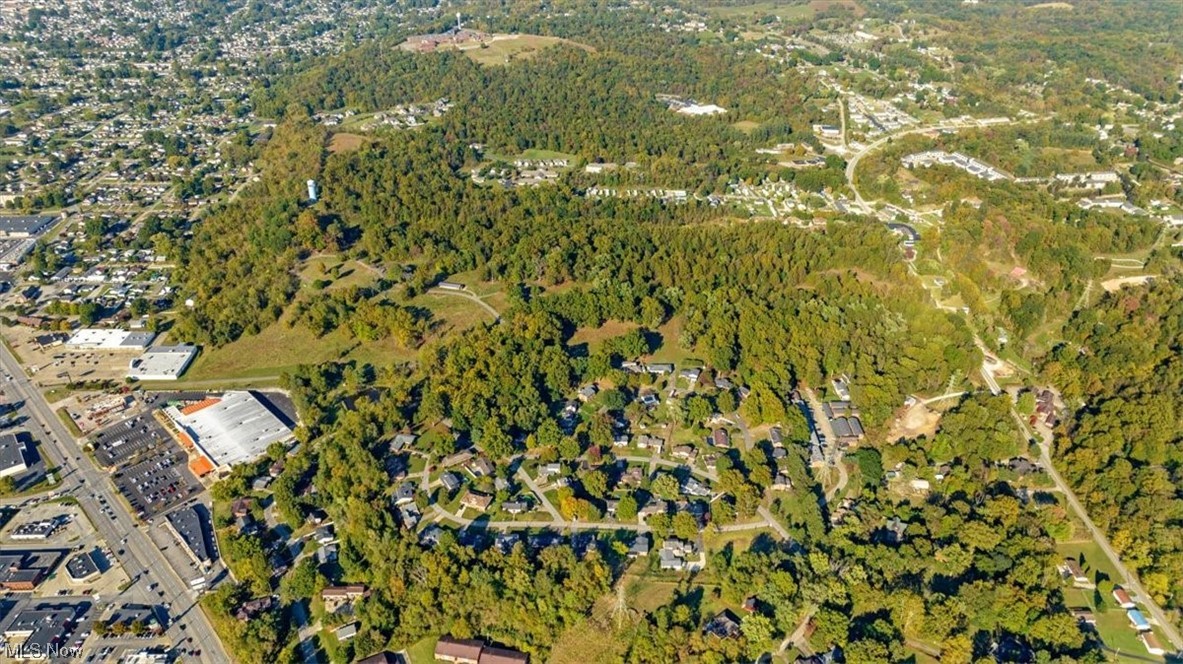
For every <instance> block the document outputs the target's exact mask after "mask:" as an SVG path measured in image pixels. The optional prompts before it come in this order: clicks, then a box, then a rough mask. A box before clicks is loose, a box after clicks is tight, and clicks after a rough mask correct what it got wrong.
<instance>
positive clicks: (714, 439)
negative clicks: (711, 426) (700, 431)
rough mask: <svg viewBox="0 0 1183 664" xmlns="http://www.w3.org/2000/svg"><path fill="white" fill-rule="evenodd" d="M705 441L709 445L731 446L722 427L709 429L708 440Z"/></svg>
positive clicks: (725, 447)
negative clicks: (709, 435)
mask: <svg viewBox="0 0 1183 664" xmlns="http://www.w3.org/2000/svg"><path fill="white" fill-rule="evenodd" d="M707 442H709V443H710V444H711V445H714V446H715V447H721V448H724V449H727V448H730V447H731V439H730V437H729V436H728V435H727V432H726V431H724V430H723V429H715V430H714V431H711V437H710V440H709V441H707Z"/></svg>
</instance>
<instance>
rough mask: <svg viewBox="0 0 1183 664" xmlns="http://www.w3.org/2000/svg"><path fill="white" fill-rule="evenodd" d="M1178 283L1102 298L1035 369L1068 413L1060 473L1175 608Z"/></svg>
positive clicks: (1181, 601) (1180, 406)
mask: <svg viewBox="0 0 1183 664" xmlns="http://www.w3.org/2000/svg"><path fill="white" fill-rule="evenodd" d="M1181 296H1183V287H1181V286H1180V284H1179V281H1178V279H1177V278H1176V279H1172V280H1163V281H1161V282H1158V283H1156V284H1155V285H1153V286H1151V287H1149V288H1146V289H1138V290H1125V291H1119V292H1117V293H1113V294H1110V295H1108V296H1106V297H1105V299H1104V300H1103V301H1102V302H1101V303H1100V305H1099V306H1097V307H1094V308H1091V309H1087V310H1081V311H1080V312H1078V313H1077V314H1076V315H1075V316H1073V317H1072V319H1071V320H1070V321H1069V324H1068V328H1067V335H1066V337H1067V339H1066V341H1065V343H1064V344H1063V345H1061V346H1060V347H1058V348H1057V349H1056V350H1055V351H1054V352H1053V353H1052V354H1051V355H1050V356H1049V357H1048V359H1047V362H1046V365H1045V367H1044V373H1045V375H1046V376H1047V378H1048V380H1049V382H1052V383H1053V384H1055V385H1058V386H1060V388H1061V389H1062V390H1063V391H1064V396H1065V398H1066V399H1067V400H1068V401H1069V403H1070V404H1071V406H1072V407H1073V409H1074V410H1075V414H1074V416H1073V417H1072V419H1071V420H1069V421H1068V422H1066V423H1065V426H1064V428H1063V429H1062V430H1061V431H1059V432H1058V435H1057V438H1056V447H1057V452H1058V453H1059V454H1061V455H1062V459H1063V462H1064V467H1065V468H1066V473H1065V475H1066V476H1067V477H1068V478H1069V480H1070V481H1071V482H1072V483H1073V484H1074V485H1075V488H1076V491H1077V494H1078V495H1079V496H1080V497H1081V498H1082V499H1083V500H1084V502H1085V505H1086V506H1087V508H1088V510H1089V514H1090V515H1091V516H1092V518H1093V519H1094V520H1095V521H1096V522H1097V524H1098V525H1099V526H1101V527H1102V528H1105V529H1106V530H1108V531H1109V534H1110V537H1111V540H1112V542H1113V546H1114V547H1115V548H1116V549H1117V550H1118V552H1119V553H1120V554H1121V556H1122V559H1123V560H1125V561H1126V562H1127V563H1128V564H1129V565H1130V566H1131V567H1133V568H1135V569H1137V570H1138V573H1139V576H1140V577H1141V579H1142V582H1143V583H1144V584H1145V586H1146V589H1147V591H1148V592H1150V593H1153V594H1154V595H1155V598H1156V599H1157V600H1158V601H1161V602H1164V603H1165V604H1166V605H1167V606H1172V607H1180V606H1183V580H1181V579H1180V577H1179V574H1178V570H1179V569H1180V568H1181V567H1183V528H1181V527H1180V522H1181V519H1183V499H1181V498H1180V496H1179V489H1178V487H1179V486H1180V484H1181V483H1183V445H1181V444H1180V440H1179V431H1180V429H1181V424H1183V419H1181V418H1183V367H1181V366H1180V349H1181V348H1183V329H1181V327H1180V323H1181V322H1183V304H1181V302H1183V298H1181Z"/></svg>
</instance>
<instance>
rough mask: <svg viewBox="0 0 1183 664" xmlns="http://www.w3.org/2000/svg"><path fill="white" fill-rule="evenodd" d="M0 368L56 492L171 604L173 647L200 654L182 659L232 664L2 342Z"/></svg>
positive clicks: (184, 583) (160, 556) (132, 572)
mask: <svg viewBox="0 0 1183 664" xmlns="http://www.w3.org/2000/svg"><path fill="white" fill-rule="evenodd" d="M0 368H3V369H4V371H5V372H7V373H8V374H9V375H10V376H12V378H11V379H10V380H8V381H7V382H6V387H5V389H6V390H7V391H10V392H15V396H16V397H18V398H19V399H21V400H23V401H24V403H25V405H24V408H25V411H26V412H27V413H28V415H29V417H30V421H29V422H28V425H29V427H28V428H29V429H30V432H31V433H32V434H33V437H34V438H36V439H38V440H39V441H40V442H41V444H40V445H39V446H38V447H37V449H38V452H39V453H40V454H41V455H42V456H43V457H44V458H45V460H46V465H53V466H57V467H58V468H59V472H58V475H59V477H58V479H59V485H58V490H59V491H60V492H62V493H63V494H66V493H69V494H72V495H74V497H76V498H77V499H78V502H79V504H80V506H81V508H82V510H83V511H84V512H85V513H86V515H87V517H88V518H90V520H91V522H92V523H93V524H94V526H95V529H96V530H97V531H98V534H99V536H100V537H102V538H103V539H104V540H106V542H107V546H108V547H109V548H110V550H111V551H112V552H114V553H115V554H116V558H118V559H119V562H120V564H121V565H122V566H123V569H124V571H125V572H126V573H127V575H128V576H129V577H130V578H131V579H133V580H137V579H138V581H136V583H137V584H140V585H141V587H146V585H147V584H150V583H153V582H155V583H157V584H159V587H158V588H157V591H163V593H164V595H163V596H160V595H156V596H155V597H154V601H156V602H158V603H165V602H167V603H168V604H169V605H170V606H171V608H170V610H169V614H170V616H171V618H172V622H171V624H170V625H169V629H168V636H169V637H170V639H171V640H172V642H173V643H174V644H176V645H178V646H180V645H181V643H182V642H183V641H185V639H186V638H192V639H193V641H192V643H189V644H186V646H185V647H186V648H189V649H200V650H201V656H200V657H198V658H187V661H189V660H190V659H192V660H196V661H203V662H211V663H216V664H224V663H225V662H230V661H232V660H231V659H230V656H229V655H228V654H227V653H226V650H225V649H224V648H223V647H222V643H221V640H220V639H218V636H217V634H215V633H214V630H213V626H212V625H211V624H210V622H209V620H207V619H206V617H205V614H203V613H202V612H201V609H200V608H199V607H198V606H197V605H196V604H195V602H194V593H192V592H191V591H190V589H189V583H188V580H187V579H183V578H181V577H180V576H179V575H178V574H177V572H176V570H174V569H173V568H172V566H170V565H169V563H168V560H167V559H166V558H165V556H164V553H163V552H162V551H160V549H158V548H157V547H156V545H155V544H153V542H152V540H151V539H150V538H149V537H148V534H147V533H146V532H145V531H144V530H141V529H140V527H138V526H137V525H136V521H135V518H134V517H133V516H132V515H131V514H129V513H128V512H127V509H126V503H125V502H124V501H123V499H122V497H120V496H118V495H116V491H115V488H114V484H113V483H112V482H111V481H110V478H109V477H108V476H107V474H106V473H105V472H104V471H102V470H100V469H99V468H98V467H97V466H95V465H94V463H93V462H92V461H91V460H90V457H88V456H87V455H86V454H84V453H83V452H82V450H81V448H80V447H79V446H78V444H77V442H76V441H75V439H74V437H73V436H71V435H70V434H69V432H68V431H66V429H65V426H64V425H63V424H62V422H61V421H60V420H59V419H58V417H57V414H56V413H55V412H54V410H53V409H52V408H51V407H50V406H49V403H48V402H46V400H45V397H44V396H43V395H42V394H41V391H40V390H38V389H37V388H36V386H34V385H33V384H32V382H31V381H30V380H29V378H28V376H27V375H25V372H24V369H23V368H22V367H21V366H20V363H18V362H17V361H16V358H15V357H13V355H12V352H11V351H10V350H9V349H8V347H7V346H6V345H4V344H0ZM34 423H35V424H34ZM37 428H40V431H37V430H36V429H37ZM100 498H102V499H104V500H106V504H107V505H108V506H110V513H111V515H112V516H108V515H107V514H105V513H104V510H102V509H101V505H100V500H99V499H100ZM125 539H126V542H125V541H124V540H125ZM119 551H122V552H123V553H119ZM194 576H196V573H195V574H194ZM181 625H184V626H185V629H184V630H182V629H181V628H180V626H181Z"/></svg>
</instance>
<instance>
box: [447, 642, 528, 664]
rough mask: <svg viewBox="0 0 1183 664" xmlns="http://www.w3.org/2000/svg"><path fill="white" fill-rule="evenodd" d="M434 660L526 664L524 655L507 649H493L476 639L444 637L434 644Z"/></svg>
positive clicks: (476, 663) (466, 663)
mask: <svg viewBox="0 0 1183 664" xmlns="http://www.w3.org/2000/svg"><path fill="white" fill-rule="evenodd" d="M435 658H436V660H438V661H443V662H455V663H456V664H526V663H527V662H528V661H529V657H527V655H526V654H525V653H521V652H518V651H516V650H510V649H508V648H494V647H493V646H487V645H485V643H484V642H483V641H478V640H476V639H453V638H451V637H448V636H445V637H443V638H441V639H440V640H439V641H438V642H437V643H436V644H435Z"/></svg>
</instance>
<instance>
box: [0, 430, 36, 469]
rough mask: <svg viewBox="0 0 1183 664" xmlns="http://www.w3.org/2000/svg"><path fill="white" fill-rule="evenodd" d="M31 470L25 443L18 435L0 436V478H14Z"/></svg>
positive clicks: (7, 434)
mask: <svg viewBox="0 0 1183 664" xmlns="http://www.w3.org/2000/svg"><path fill="white" fill-rule="evenodd" d="M28 469H29V460H28V457H26V456H25V443H24V441H22V440H21V439H20V438H19V437H17V435H16V434H11V433H6V434H4V435H0V477H12V476H13V475H19V474H20V473H23V472H25V471H26V470H28Z"/></svg>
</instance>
